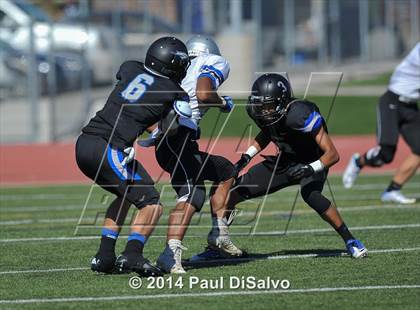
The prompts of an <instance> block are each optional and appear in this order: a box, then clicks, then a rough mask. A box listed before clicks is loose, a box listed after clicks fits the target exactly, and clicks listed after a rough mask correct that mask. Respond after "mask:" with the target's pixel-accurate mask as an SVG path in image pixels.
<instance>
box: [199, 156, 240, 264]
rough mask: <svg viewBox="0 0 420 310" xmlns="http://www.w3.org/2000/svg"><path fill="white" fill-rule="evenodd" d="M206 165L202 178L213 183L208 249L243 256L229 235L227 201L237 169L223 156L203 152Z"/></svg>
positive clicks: (222, 253)
mask: <svg viewBox="0 0 420 310" xmlns="http://www.w3.org/2000/svg"><path fill="white" fill-rule="evenodd" d="M201 155H202V157H203V161H204V165H203V167H202V173H201V174H202V175H201V177H202V178H204V179H206V180H210V181H213V182H214V183H213V185H212V188H211V191H210V207H211V214H212V229H211V231H210V232H209V234H208V236H207V243H208V247H209V248H212V249H213V250H215V251H217V252H219V254H220V255H222V256H241V255H242V254H243V252H242V250H241V249H240V248H238V247H237V246H236V245H235V244H234V243H233V242H232V240H231V238H230V235H229V227H228V218H229V212H228V210H227V201H228V198H229V192H230V189H231V187H232V185H233V182H234V176H235V167H234V165H233V164H232V163H231V162H230V161H229V160H227V159H226V158H224V157H222V156H216V155H211V154H207V153H204V152H201Z"/></svg>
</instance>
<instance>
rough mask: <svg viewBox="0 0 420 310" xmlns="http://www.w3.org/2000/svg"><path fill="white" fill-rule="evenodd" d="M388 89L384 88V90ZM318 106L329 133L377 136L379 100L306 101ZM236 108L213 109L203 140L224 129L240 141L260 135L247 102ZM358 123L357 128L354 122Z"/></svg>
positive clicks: (205, 121)
mask: <svg viewBox="0 0 420 310" xmlns="http://www.w3.org/2000/svg"><path fill="white" fill-rule="evenodd" d="M384 89H385V88H384ZM307 99H308V100H311V101H313V102H315V103H316V104H317V105H318V106H319V108H320V110H321V113H322V114H323V116H324V117H325V118H327V116H328V114H329V111H330V109H331V113H330V116H329V119H328V129H329V131H330V132H331V133H332V134H334V135H358V134H374V133H375V129H376V104H377V102H378V99H379V98H378V97H363V96H360V97H350V96H338V97H337V98H336V101H335V103H334V105H332V98H331V97H324V96H309V97H308V98H307ZM235 103H236V107H235V111H234V113H231V114H229V119H227V120H226V118H227V114H224V113H221V112H220V111H219V110H218V109H210V110H209V112H208V115H206V117H205V118H204V119H203V121H202V122H201V123H200V126H201V128H202V133H203V135H204V136H211V135H212V132H213V134H214V135H216V134H218V133H219V132H220V129H221V128H222V126H224V129H223V131H222V136H227V137H237V136H242V135H244V133H246V134H249V130H250V129H249V128H250V127H251V128H252V132H253V134H257V133H258V132H257V127H256V125H255V124H254V123H253V121H252V120H251V119H250V118H249V117H248V115H247V113H246V110H245V103H246V101H244V100H235ZM355 120H357V126H354V124H355V123H354V122H355Z"/></svg>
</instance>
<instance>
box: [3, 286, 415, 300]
mask: <svg viewBox="0 0 420 310" xmlns="http://www.w3.org/2000/svg"><path fill="white" fill-rule="evenodd" d="M418 288H420V284H414V285H407V284H401V285H376V286H348V287H317V288H301V289H283V290H265V291H221V292H208V293H181V294H157V295H126V296H121V295H120V296H97V297H63V298H38V299H16V300H4V299H3V300H0V304H34V303H63V302H89V301H117V300H143V299H162V298H176V297H213V296H246V295H251V296H252V295H268V294H270V295H272V294H293V293H295V294H296V293H300V294H304V293H326V292H345V291H365V290H391V289H418Z"/></svg>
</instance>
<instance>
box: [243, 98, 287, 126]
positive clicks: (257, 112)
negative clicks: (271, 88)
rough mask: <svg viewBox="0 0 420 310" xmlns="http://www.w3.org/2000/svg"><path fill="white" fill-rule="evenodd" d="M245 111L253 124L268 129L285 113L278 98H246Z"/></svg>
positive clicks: (284, 108)
mask: <svg viewBox="0 0 420 310" xmlns="http://www.w3.org/2000/svg"><path fill="white" fill-rule="evenodd" d="M247 109H248V112H249V114H250V115H252V118H253V119H254V120H255V122H257V124H258V125H259V126H261V127H268V126H271V125H274V124H275V123H277V122H279V121H280V120H282V119H283V117H284V116H285V115H286V111H287V110H286V107H283V105H282V104H281V101H280V100H279V99H278V98H274V97H271V96H255V95H251V96H249V97H248V105H247Z"/></svg>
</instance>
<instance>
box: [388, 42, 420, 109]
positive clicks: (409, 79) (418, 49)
mask: <svg viewBox="0 0 420 310" xmlns="http://www.w3.org/2000/svg"><path fill="white" fill-rule="evenodd" d="M388 89H389V90H390V91H392V92H393V93H395V94H397V95H400V96H404V97H406V98H408V99H411V100H413V101H414V100H419V98H420V42H419V43H417V44H416V46H415V47H414V48H413V49H412V50H411V52H410V54H408V55H407V56H406V57H405V58H404V60H403V61H402V62H401V63H400V64H399V65H398V66H397V68H396V69H395V70H394V73H393V74H392V76H391V80H390V82H389V86H388Z"/></svg>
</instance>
